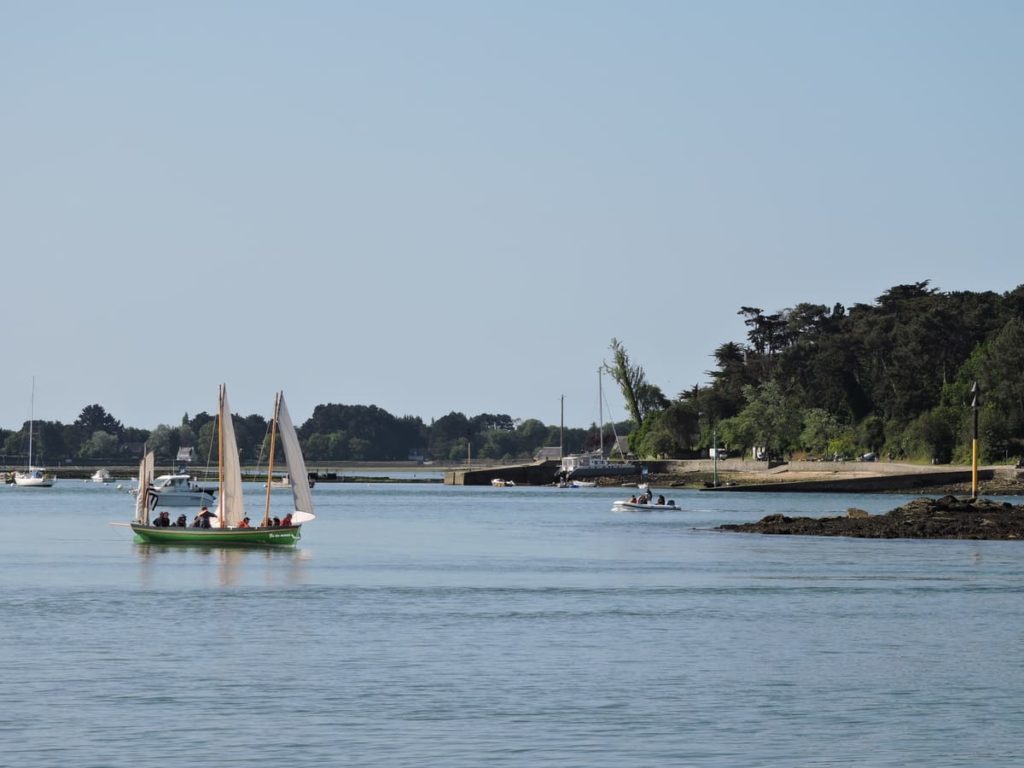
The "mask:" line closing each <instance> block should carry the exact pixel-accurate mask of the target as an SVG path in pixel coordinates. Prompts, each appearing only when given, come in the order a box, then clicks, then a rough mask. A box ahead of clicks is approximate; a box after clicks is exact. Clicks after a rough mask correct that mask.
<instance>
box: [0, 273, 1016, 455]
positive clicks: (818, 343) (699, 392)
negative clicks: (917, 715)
mask: <svg viewBox="0 0 1024 768" xmlns="http://www.w3.org/2000/svg"><path fill="white" fill-rule="evenodd" d="M738 311H739V314H740V315H741V316H742V317H743V318H744V323H745V324H746V326H747V333H746V339H745V340H744V341H742V342H736V341H729V342H725V343H723V344H721V345H720V346H718V347H717V348H716V349H715V350H714V351H713V353H712V354H711V357H712V359H713V361H714V366H713V368H712V369H711V370H709V371H707V376H708V379H709V380H708V381H707V382H705V383H704V384H695V385H693V387H691V388H690V389H687V390H685V391H683V392H680V393H678V394H677V395H675V397H674V398H670V397H668V396H666V395H665V394H664V392H663V391H662V389H661V388H660V387H658V386H657V385H656V384H654V383H652V382H650V381H648V380H647V377H646V374H645V372H644V370H643V368H642V366H640V365H638V364H636V363H634V362H633V361H632V360H631V359H630V357H629V354H628V351H627V350H626V348H625V345H624V344H623V343H622V342H621V341H619V340H618V339H612V340H611V345H610V353H611V356H610V358H609V361H607V362H605V363H604V369H605V370H606V372H607V373H608V374H610V375H611V376H612V378H613V379H614V380H615V381H616V383H617V384H618V386H619V389H620V390H621V392H622V395H623V399H624V401H625V403H626V408H627V411H628V414H629V419H628V420H627V421H624V422H622V423H619V424H616V425H614V426H609V425H605V426H604V430H603V431H604V434H602V429H601V428H600V427H598V425H593V424H592V425H591V426H590V427H589V428H587V429H580V428H568V429H565V430H564V431H563V430H561V429H560V427H559V426H558V425H548V424H544V423H543V422H542V421H540V420H538V419H522V420H520V419H513V418H512V417H510V416H508V415H506V414H488V413H484V414H478V415H476V416H466V415H465V414H463V413H460V412H455V411H453V412H451V413H449V414H447V415H446V416H443V417H441V418H439V419H436V420H432V421H431V422H430V423H429V424H427V423H424V421H423V420H422V419H420V418H419V417H414V416H401V417H396V416H394V415H392V414H390V413H388V412H387V411H385V410H383V409H381V408H378V407H376V406H373V405H370V406H366V405H343V404H336V403H327V404H321V405H318V406H316V408H315V409H314V410H313V414H312V416H311V417H310V418H309V419H308V420H307V421H306V422H305V423H303V424H301V425H300V426H299V428H298V432H299V438H300V440H301V442H302V445H303V451H304V453H305V456H306V459H307V460H308V461H311V462H329V461H402V460H408V459H410V458H413V459H420V458H421V459H424V460H435V461H461V460H464V459H466V458H480V459H529V458H531V457H533V456H534V455H535V454H536V453H537V451H538V450H539V449H540V448H543V447H549V446H559V445H561V446H562V447H563V450H564V451H565V452H566V453H577V452H581V451H593V450H596V449H597V447H598V446H599V445H601V444H602V443H603V445H605V446H610V445H612V444H613V443H614V442H615V437H616V436H623V435H627V434H628V435H629V445H630V451H631V453H632V454H633V456H635V457H637V458H693V457H696V456H700V455H705V456H706V455H707V449H708V448H711V447H713V446H716V445H717V446H718V447H727V448H728V449H729V450H730V451H731V452H732V453H733V454H739V453H743V454H744V455H751V454H752V453H763V454H765V455H767V456H770V457H777V458H781V457H790V456H794V457H807V458H839V457H847V458H853V457H857V456H863V455H866V454H875V455H878V456H883V457H889V458H893V459H900V460H916V461H929V460H931V461H937V462H948V461H966V460H968V459H969V457H970V450H971V440H972V436H973V414H972V410H971V407H970V404H971V388H972V386H973V385H974V383H975V382H977V384H978V386H979V387H980V390H981V398H980V403H979V407H978V423H979V438H980V441H979V442H980V446H981V451H982V459H983V460H984V461H988V462H994V461H1000V460H1006V459H1009V458H1011V457H1017V456H1021V455H1024V381H1022V379H1021V372H1022V371H1024V286H1019V287H1017V288H1016V289H1014V290H1013V291H1009V292H1007V293H1003V294H997V293H994V292H968V291H952V292H944V291H940V290H938V289H936V288H933V287H931V285H930V281H927V280H926V281H923V282H918V283H912V284H908V285H897V286H894V287H892V288H890V289H888V290H887V291H885V292H884V293H883V294H882V295H881V296H879V297H878V298H877V299H875V300H874V302H873V303H871V304H855V305H854V306H853V307H850V308H849V309H847V308H846V307H844V306H843V305H842V304H834V305H832V306H827V305H823V304H811V303H801V304H798V305H796V306H795V307H791V308H787V309H781V310H778V311H774V312H766V311H764V310H763V309H761V308H759V307H749V306H743V307H740V308H739V310H738ZM234 422H235V433H236V438H237V441H238V446H239V450H240V453H241V457H242V460H243V461H246V462H259V461H261V460H265V452H266V447H267V445H268V437H269V434H268V422H267V420H266V418H264V417H263V416H261V415H258V414H252V415H249V416H244V417H243V416H239V415H235V416H234ZM215 427H216V425H215V418H214V417H213V416H211V415H210V414H208V413H206V412H203V413H199V414H197V415H195V416H192V417H189V415H188V414H186V415H185V416H184V417H183V418H182V420H181V423H180V424H178V425H176V426H171V425H166V424H161V425H159V426H157V427H156V428H155V429H152V430H145V429H139V428H135V427H125V426H123V425H122V424H121V422H119V421H118V420H117V419H116V418H114V416H112V415H111V414H109V413H108V412H107V411H106V410H105V409H104V408H103V407H102V406H100V405H98V404H94V405H89V406H86V407H85V408H83V409H82V412H81V414H80V415H79V417H78V418H77V419H76V420H75V421H74V423H72V424H69V425H64V424H61V423H60V422H51V421H36V422H35V432H34V436H33V437H34V441H35V442H34V446H35V448H34V451H35V455H36V458H37V460H38V461H37V463H40V464H42V463H44V462H46V463H50V464H54V463H84V464H89V463H108V462H115V461H124V462H128V461H134V460H136V459H137V458H138V457H139V456H140V455H141V452H142V447H143V445H147V444H148V445H149V446H150V447H151V448H153V449H154V450H156V452H157V457H158V460H160V461H163V462H167V461H172V460H173V459H174V457H175V456H176V455H177V452H178V449H179V448H180V447H193V448H194V449H195V451H196V456H197V461H203V460H207V461H211V462H212V461H215V452H216V439H215ZM0 445H2V446H3V448H2V450H3V452H4V454H5V456H4V463H5V464H7V465H12V464H13V465H16V464H18V463H19V462H23V461H24V460H25V459H26V454H27V446H28V423H27V422H26V423H25V424H24V425H23V426H22V428H21V429H20V430H17V431H12V430H4V429H0ZM277 460H279V458H276V459H275V461H277Z"/></svg>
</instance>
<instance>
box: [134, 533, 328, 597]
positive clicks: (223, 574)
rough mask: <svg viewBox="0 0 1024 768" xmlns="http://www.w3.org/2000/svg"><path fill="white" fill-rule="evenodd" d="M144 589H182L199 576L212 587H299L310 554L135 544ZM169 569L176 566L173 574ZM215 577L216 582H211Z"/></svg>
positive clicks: (218, 547) (205, 546)
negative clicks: (183, 583)
mask: <svg viewBox="0 0 1024 768" xmlns="http://www.w3.org/2000/svg"><path fill="white" fill-rule="evenodd" d="M134 549H135V556H136V559H137V561H138V563H139V566H140V568H139V580H140V583H141V585H142V586H144V587H149V588H158V587H165V586H182V584H181V581H182V580H183V579H184V577H185V576H186V574H187V576H188V580H189V581H194V580H195V577H196V575H199V577H200V580H201V583H203V584H204V585H208V586H219V587H234V586H238V585H239V584H243V583H246V584H248V583H253V582H261V583H262V584H263V585H264V586H268V587H275V586H297V585H299V584H303V583H305V568H306V565H307V563H308V562H309V560H310V559H311V557H310V554H309V553H308V552H305V551H303V550H300V549H291V548H279V547H240V546H215V545H204V546H194V545H189V544H173V545H169V544H146V543H141V542H136V543H135V547H134ZM168 566H174V570H173V571H169V570H168ZM209 574H213V575H214V577H215V578H214V579H213V580H212V583H211V579H210V578H209Z"/></svg>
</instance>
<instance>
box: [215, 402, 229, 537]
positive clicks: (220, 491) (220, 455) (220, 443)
mask: <svg viewBox="0 0 1024 768" xmlns="http://www.w3.org/2000/svg"><path fill="white" fill-rule="evenodd" d="M217 413H218V414H219V418H218V420H217V496H218V498H219V499H220V507H221V508H220V510H219V512H220V514H219V515H218V517H219V518H220V527H221V528H224V527H225V526H226V523H225V517H226V516H227V512H228V511H227V506H226V505H227V499H226V498H225V497H224V385H223V384H221V385H220V403H218V405H217ZM228 418H231V417H230V416H228Z"/></svg>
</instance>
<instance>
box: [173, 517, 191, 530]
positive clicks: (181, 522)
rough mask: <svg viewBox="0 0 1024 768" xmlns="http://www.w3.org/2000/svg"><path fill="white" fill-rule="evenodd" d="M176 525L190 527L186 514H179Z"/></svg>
mask: <svg viewBox="0 0 1024 768" xmlns="http://www.w3.org/2000/svg"><path fill="white" fill-rule="evenodd" d="M175 525H176V526H178V527H179V528H187V527H188V518H187V517H185V516H184V515H178V522H176V523H175Z"/></svg>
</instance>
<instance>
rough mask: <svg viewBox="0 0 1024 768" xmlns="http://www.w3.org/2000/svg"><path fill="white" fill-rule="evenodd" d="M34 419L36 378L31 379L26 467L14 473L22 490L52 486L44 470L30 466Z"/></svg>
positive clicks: (16, 481) (16, 482)
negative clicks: (22, 470)
mask: <svg viewBox="0 0 1024 768" xmlns="http://www.w3.org/2000/svg"><path fill="white" fill-rule="evenodd" d="M35 419H36V378H35V376H33V377H32V405H31V410H30V411H29V418H28V465H27V467H26V469H25V471H24V472H15V473H14V484H15V485H18V486H21V487H22V488H49V487H51V486H52V485H53V482H54V478H53V476H52V475H47V474H46V470H45V469H42V468H41V467H35V466H32V432H33V431H34V429H35Z"/></svg>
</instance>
